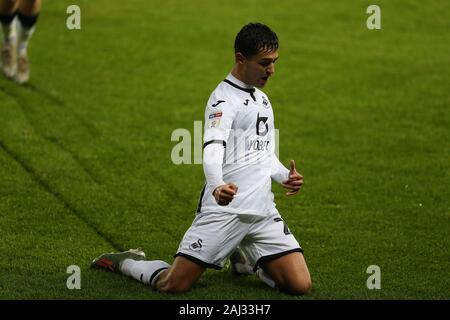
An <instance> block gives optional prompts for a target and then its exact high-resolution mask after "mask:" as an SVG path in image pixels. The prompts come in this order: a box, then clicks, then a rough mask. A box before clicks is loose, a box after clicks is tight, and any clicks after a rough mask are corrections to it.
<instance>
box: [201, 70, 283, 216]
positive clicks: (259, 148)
mask: <svg viewBox="0 0 450 320" xmlns="http://www.w3.org/2000/svg"><path fill="white" fill-rule="evenodd" d="M203 141H204V145H203V147H206V146H207V145H208V144H211V143H219V144H222V145H223V146H224V147H225V154H224V162H223V166H222V170H223V181H225V182H226V183H234V184H236V185H237V186H238V191H237V194H236V195H235V197H234V199H233V201H231V202H230V203H229V204H228V205H227V206H220V205H218V204H217V202H216V200H215V199H214V196H213V191H214V190H212V188H213V187H212V186H211V185H208V184H205V187H204V188H203V190H202V193H201V196H200V201H199V205H198V209H197V212H202V213H207V212H216V213H217V212H226V213H235V214H254V215H269V214H274V213H278V210H277V209H276V208H275V203H274V201H273V199H274V196H273V193H272V191H271V186H272V179H271V176H272V175H273V174H275V172H274V170H278V171H280V169H279V168H277V165H275V163H277V164H279V161H278V159H277V158H276V155H275V130H274V117H273V110H272V106H271V104H270V101H269V99H268V98H267V96H266V95H265V94H264V93H263V92H262V91H260V90H259V89H257V88H254V87H251V86H249V85H246V84H245V83H243V82H241V81H239V80H238V79H236V78H235V77H234V76H232V75H231V74H229V75H228V76H227V77H226V79H225V80H224V81H222V82H221V83H220V84H219V85H218V86H217V87H216V89H215V90H214V91H213V92H212V94H211V96H210V98H209V100H208V104H207V106H206V110H205V126H204V136H203ZM281 167H282V170H281V172H277V173H276V174H278V175H279V176H281V177H283V180H286V179H287V176H288V172H289V171H288V170H287V169H286V168H285V167H283V166H281ZM275 168H276V169H275Z"/></svg>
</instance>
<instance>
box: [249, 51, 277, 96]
mask: <svg viewBox="0 0 450 320" xmlns="http://www.w3.org/2000/svg"><path fill="white" fill-rule="evenodd" d="M277 59H278V50H274V51H269V52H267V51H260V52H259V53H258V54H257V55H255V56H253V57H251V58H246V59H245V62H244V64H245V66H246V68H245V78H246V83H247V84H250V85H252V86H255V87H257V88H263V87H264V86H265V85H266V83H267V81H268V79H269V77H271V76H272V75H273V73H274V72H275V61H277Z"/></svg>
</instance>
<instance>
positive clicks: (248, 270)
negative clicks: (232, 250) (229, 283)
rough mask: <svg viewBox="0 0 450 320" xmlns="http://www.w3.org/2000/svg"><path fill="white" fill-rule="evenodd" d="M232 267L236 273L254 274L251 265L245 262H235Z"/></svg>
mask: <svg viewBox="0 0 450 320" xmlns="http://www.w3.org/2000/svg"><path fill="white" fill-rule="evenodd" d="M234 267H235V268H236V272H237V273H240V274H245V275H251V274H255V272H254V271H253V268H252V266H251V265H250V264H248V263H245V264H244V263H235V264H234Z"/></svg>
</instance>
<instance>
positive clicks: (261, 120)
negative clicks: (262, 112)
mask: <svg viewBox="0 0 450 320" xmlns="http://www.w3.org/2000/svg"><path fill="white" fill-rule="evenodd" d="M267 119H269V118H268V117H260V116H259V112H258V116H257V119H256V134H257V135H258V136H261V137H264V136H265V135H266V134H267V132H269V124H268V123H267Z"/></svg>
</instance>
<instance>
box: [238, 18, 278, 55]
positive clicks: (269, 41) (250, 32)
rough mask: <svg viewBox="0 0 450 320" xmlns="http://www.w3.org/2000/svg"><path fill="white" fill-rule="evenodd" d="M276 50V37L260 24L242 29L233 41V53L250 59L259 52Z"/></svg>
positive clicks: (248, 25)
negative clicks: (238, 53)
mask: <svg viewBox="0 0 450 320" xmlns="http://www.w3.org/2000/svg"><path fill="white" fill-rule="evenodd" d="M277 49H278V37H277V35H276V33H275V32H273V31H272V30H271V29H270V28H269V27H268V26H266V25H264V24H262V23H258V22H257V23H249V24H247V25H245V26H243V27H242V29H241V31H239V33H238V34H237V36H236V39H235V40H234V52H235V53H237V52H240V53H242V54H243V55H244V56H245V57H247V58H251V57H253V56H255V55H256V54H258V52H259V51H260V50H263V51H266V52H270V51H274V50H277Z"/></svg>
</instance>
